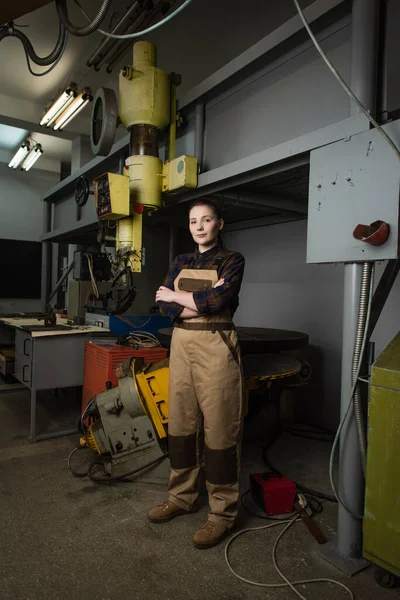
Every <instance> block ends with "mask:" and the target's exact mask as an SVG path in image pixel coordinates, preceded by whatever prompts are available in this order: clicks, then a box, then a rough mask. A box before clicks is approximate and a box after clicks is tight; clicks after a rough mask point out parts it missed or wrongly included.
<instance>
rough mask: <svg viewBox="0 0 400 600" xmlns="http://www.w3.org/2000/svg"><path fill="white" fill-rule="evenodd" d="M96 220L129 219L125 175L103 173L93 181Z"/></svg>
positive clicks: (128, 196) (127, 183)
mask: <svg viewBox="0 0 400 600" xmlns="http://www.w3.org/2000/svg"><path fill="white" fill-rule="evenodd" d="M93 186H94V199H95V206H96V214H97V218H98V219H121V218H122V217H129V203H130V194H129V179H128V177H127V176H126V175H118V174H117V173H103V175H100V177H97V178H96V179H94V180H93Z"/></svg>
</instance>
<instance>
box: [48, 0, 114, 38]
mask: <svg viewBox="0 0 400 600" xmlns="http://www.w3.org/2000/svg"><path fill="white" fill-rule="evenodd" d="M111 2H112V0H103V2H102V5H101V6H100V10H99V12H98V13H97V15H96V16H95V17H94V19H93V20H92V21H91V22H90V23H88V24H87V25H85V26H84V27H76V26H75V25H73V24H72V23H71V21H70V20H69V18H68V7H67V0H56V8H57V12H58V16H59V19H60V21H61V23H62V24H63V25H64V27H65V28H66V29H67V31H69V33H72V35H77V36H81V37H83V36H85V35H89V34H90V33H93V32H94V31H96V29H98V28H99V27H100V25H101V24H102V22H103V21H104V19H105V16H106V14H107V11H108V9H109V8H110V6H111Z"/></svg>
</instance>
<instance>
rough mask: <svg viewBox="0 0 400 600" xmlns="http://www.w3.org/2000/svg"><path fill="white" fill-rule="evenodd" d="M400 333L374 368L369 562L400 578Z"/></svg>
mask: <svg viewBox="0 0 400 600" xmlns="http://www.w3.org/2000/svg"><path fill="white" fill-rule="evenodd" d="M399 455H400V332H399V333H398V334H397V336H396V337H395V338H394V339H393V341H392V342H391V343H390V344H389V345H388V346H387V348H386V349H385V350H384V351H383V353H382V354H381V355H380V356H379V358H378V359H377V360H376V362H375V364H374V366H373V368H372V380H371V392H370V403H369V433H368V457H367V472H366V491H365V511H364V522H363V531H364V536H363V556H364V557H365V558H366V559H368V560H370V561H372V562H374V563H375V564H377V565H379V566H380V567H383V568H384V569H386V570H387V571H389V572H390V573H392V574H393V575H397V576H400V477H399Z"/></svg>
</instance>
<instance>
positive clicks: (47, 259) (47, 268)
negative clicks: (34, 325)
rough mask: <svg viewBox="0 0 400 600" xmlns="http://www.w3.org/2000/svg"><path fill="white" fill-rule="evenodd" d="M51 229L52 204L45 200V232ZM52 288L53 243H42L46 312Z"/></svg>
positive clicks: (43, 304) (43, 301) (43, 299)
mask: <svg viewBox="0 0 400 600" xmlns="http://www.w3.org/2000/svg"><path fill="white" fill-rule="evenodd" d="M50 229H51V204H50V202H43V233H48V232H49V231H50ZM50 288H51V243H50V242H43V243H42V289H41V310H42V312H46V308H47V300H48V297H49V294H50V291H51V290H50Z"/></svg>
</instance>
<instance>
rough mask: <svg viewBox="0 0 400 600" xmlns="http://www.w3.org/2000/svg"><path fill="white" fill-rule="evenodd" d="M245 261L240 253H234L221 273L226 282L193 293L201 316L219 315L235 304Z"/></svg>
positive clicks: (221, 277) (220, 275)
mask: <svg viewBox="0 0 400 600" xmlns="http://www.w3.org/2000/svg"><path fill="white" fill-rule="evenodd" d="M244 265H245V260H244V257H243V256H242V255H241V254H239V253H238V252H234V253H232V255H231V256H229V258H228V259H227V260H226V261H225V263H224V264H223V266H222V269H221V272H220V273H219V278H220V279H225V282H224V283H223V284H222V285H221V286H218V287H217V288H213V289H211V290H205V291H200V292H194V293H193V300H194V302H195V304H196V307H197V310H198V311H199V314H200V315H207V314H212V313H217V312H220V311H222V310H224V309H225V308H229V307H231V306H232V305H233V304H235V300H236V299H237V296H238V294H239V290H240V286H241V284H242V279H243V272H244Z"/></svg>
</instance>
